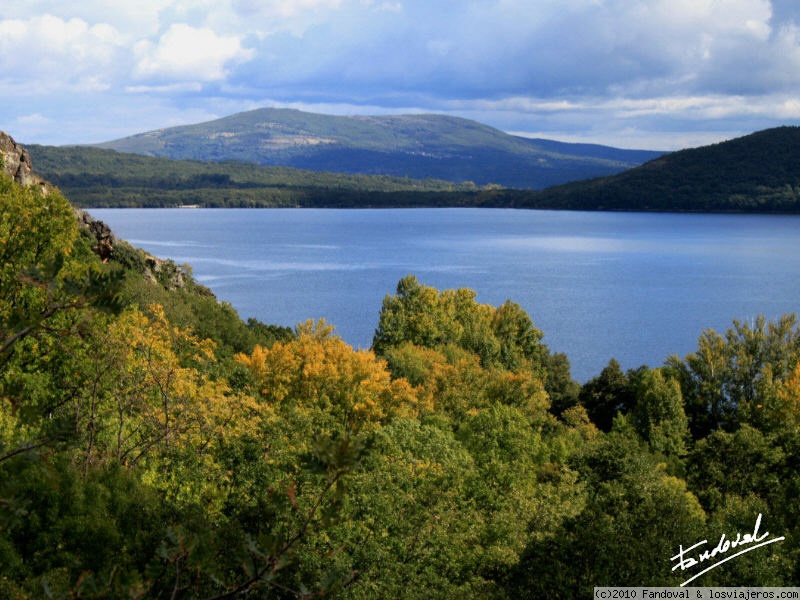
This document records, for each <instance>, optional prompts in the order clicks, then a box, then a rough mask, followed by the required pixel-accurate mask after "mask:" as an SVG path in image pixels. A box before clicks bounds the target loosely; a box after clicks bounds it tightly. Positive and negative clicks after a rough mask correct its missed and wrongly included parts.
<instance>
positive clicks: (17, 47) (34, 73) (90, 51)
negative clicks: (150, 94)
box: [0, 14, 121, 88]
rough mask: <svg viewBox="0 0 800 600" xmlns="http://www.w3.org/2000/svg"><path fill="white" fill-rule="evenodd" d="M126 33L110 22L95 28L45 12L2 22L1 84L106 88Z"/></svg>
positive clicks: (0, 47)
mask: <svg viewBox="0 0 800 600" xmlns="http://www.w3.org/2000/svg"><path fill="white" fill-rule="evenodd" d="M120 47H121V42H120V34H119V32H118V31H117V30H116V29H114V28H113V27H112V26H110V25H108V24H98V25H89V23H87V22H86V21H84V20H82V19H77V18H72V19H69V20H64V19H62V18H60V17H56V16H53V15H49V14H45V15H42V16H38V17H33V18H31V19H28V20H21V19H6V20H2V21H0V80H4V81H7V82H14V81H19V80H21V79H32V80H34V81H36V80H38V81H39V82H42V81H43V80H44V81H47V80H49V81H51V82H52V83H53V85H55V86H57V85H58V84H59V83H71V84H75V83H81V84H86V85H87V86H90V87H92V88H97V87H98V86H99V87H101V88H102V87H104V86H105V85H107V79H108V76H109V75H110V72H111V70H112V65H113V63H114V61H115V59H116V58H117V57H118V52H119V50H120Z"/></svg>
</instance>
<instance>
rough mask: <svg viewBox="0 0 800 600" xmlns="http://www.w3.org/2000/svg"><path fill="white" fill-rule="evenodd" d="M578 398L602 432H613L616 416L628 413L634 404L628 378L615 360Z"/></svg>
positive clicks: (609, 362) (582, 390) (591, 381)
mask: <svg viewBox="0 0 800 600" xmlns="http://www.w3.org/2000/svg"><path fill="white" fill-rule="evenodd" d="M578 398H579V400H580V403H581V405H582V406H583V407H584V408H585V409H586V412H587V414H588V415H589V418H590V419H591V420H592V422H593V423H594V424H595V425H597V427H598V429H600V430H601V431H611V425H612V424H613V421H614V416H615V415H616V414H617V413H619V412H627V411H628V410H630V408H631V407H632V406H633V404H634V398H633V393H632V390H631V389H630V387H629V382H628V377H627V376H626V375H625V374H624V373H623V372H622V369H621V368H620V365H619V363H618V362H617V361H616V359H613V358H612V359H611V360H610V361H608V366H606V367H605V368H604V369H603V370H602V371H601V372H600V375H599V376H597V377H595V378H594V379H592V380H590V381H588V382H587V383H585V384H584V385H583V387H582V388H581V391H580V394H579V396H578Z"/></svg>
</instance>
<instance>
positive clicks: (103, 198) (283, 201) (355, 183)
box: [27, 145, 482, 208]
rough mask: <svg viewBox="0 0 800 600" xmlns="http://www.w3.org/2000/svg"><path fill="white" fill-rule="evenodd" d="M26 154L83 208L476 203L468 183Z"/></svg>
mask: <svg viewBox="0 0 800 600" xmlns="http://www.w3.org/2000/svg"><path fill="white" fill-rule="evenodd" d="M27 148H28V151H29V152H30V154H31V157H32V159H33V162H34V164H35V165H36V171H37V173H39V174H40V175H41V176H42V177H43V178H44V179H45V180H47V181H50V182H52V183H53V184H55V185H57V186H58V187H59V189H61V190H62V192H63V193H64V194H65V195H66V196H67V197H68V198H69V199H70V201H71V202H72V203H74V204H76V205H78V206H82V207H103V208H130V207H147V208H163V207H178V206H201V207H207V208H276V207H297V206H302V207H343V208H352V207H362V206H379V207H380V206H425V205H431V204H433V205H435V204H437V203H442V202H444V203H447V204H452V203H455V204H460V205H474V204H476V203H478V202H480V201H481V198H479V197H478V196H479V191H480V190H479V189H478V188H477V187H476V186H475V185H474V184H471V183H462V184H456V183H451V182H448V181H441V180H436V179H423V180H417V179H409V178H405V177H389V176H384V175H348V174H341V173H328V172H318V171H307V170H300V169H293V168H289V167H276V166H272V167H262V166H259V165H255V164H250V163H244V162H233V161H230V162H222V163H211V162H201V161H193V160H172V159H168V158H157V157H152V156H140V155H137V154H127V153H123V152H115V151H114V150H105V149H100V148H90V147H81V146H64V147H56V146H37V145H31V146H28V147H27ZM452 192H457V194H453V193H452ZM462 192H463V193H464V195H463V197H462V196H461V195H460V194H461V193H462ZM480 196H481V197H482V195H480Z"/></svg>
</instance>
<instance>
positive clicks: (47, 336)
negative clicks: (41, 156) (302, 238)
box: [0, 179, 800, 599]
mask: <svg viewBox="0 0 800 600" xmlns="http://www.w3.org/2000/svg"><path fill="white" fill-rule="evenodd" d="M0 203H2V213H0V215H1V216H0V254H2V257H3V261H2V264H0V343H2V347H1V348H0V596H2V597H4V598H17V599H33V598H42V597H51V598H108V597H114V598H237V597H247V598H273V597H275V598H283V597H287V598H288V597H318V596H324V595H328V596H331V597H340V598H354V599H355V598H417V597H418V598H462V597H480V598H518V597H563V598H573V597H574V598H581V597H590V596H591V589H592V586H594V585H678V584H679V583H680V582H681V581H682V579H683V578H685V577H683V576H682V574H681V573H680V572H673V570H672V567H673V565H674V563H672V562H671V561H670V557H671V556H673V555H674V553H675V552H676V550H677V548H678V546H679V545H680V544H683V545H684V547H686V546H687V545H690V544H693V543H696V542H697V541H699V540H702V539H709V540H712V539H713V540H716V539H719V536H720V535H721V534H723V533H726V534H728V535H735V533H736V532H746V531H752V528H753V523H754V521H755V519H756V517H757V515H758V514H762V515H763V517H762V518H763V522H764V523H765V524H768V525H766V527H768V528H769V530H770V531H772V532H775V534H776V535H777V534H780V535H784V536H786V540H785V542H783V543H780V544H773V545H771V546H769V547H766V548H762V549H759V551H758V552H753V553H749V554H747V555H745V556H743V557H739V558H738V559H736V560H735V561H731V562H729V563H727V564H726V565H724V566H723V567H721V568H719V569H716V570H714V571H711V572H710V573H708V574H706V575H704V576H703V578H702V579H700V580H699V581H698V583H700V584H702V585H794V584H796V583H797V581H798V577H799V576H800V575H799V573H800V571H798V566H800V562H798V550H797V547H798V546H797V544H796V540H797V539H798V535H800V522H798V515H800V506H798V498H800V494H798V491H799V490H800V480H799V479H798V476H797V466H798V456H800V455H799V454H798V452H800V429H799V427H800V418H799V417H798V412H797V411H798V406H799V405H800V329H798V327H797V324H796V321H795V319H794V317H791V316H787V317H785V318H783V319H781V320H780V321H779V322H777V323H767V322H766V321H765V320H763V319H758V320H755V321H753V322H752V323H740V322H735V323H734V326H733V327H732V328H731V330H730V331H728V332H726V333H725V334H724V335H720V334H717V333H715V332H712V331H708V332H706V333H705V334H704V335H703V336H702V337H701V339H700V341H699V347H698V350H697V352H696V353H693V354H692V355H690V356H687V357H685V358H684V359H680V358H678V357H671V358H669V359H668V360H667V361H666V363H665V365H664V366H663V367H661V368H657V369H650V368H647V367H641V368H639V369H634V370H631V371H628V372H627V373H623V372H622V370H621V369H620V368H619V364H618V363H616V362H615V361H613V360H612V361H611V362H610V363H609V365H608V367H606V369H604V370H603V372H602V373H600V374H599V375H598V377H597V378H595V379H593V380H591V381H589V382H587V383H586V384H585V385H583V386H579V385H578V384H577V383H575V382H574V381H572V380H571V378H570V376H569V362H568V360H567V358H566V357H565V356H563V355H557V354H552V353H551V352H550V351H549V349H548V348H547V347H546V346H545V345H544V344H543V343H542V338H543V336H542V332H540V331H539V330H538V329H537V328H536V327H535V326H534V324H533V321H532V320H531V318H530V317H529V316H528V315H527V314H526V313H525V312H524V311H523V310H522V309H521V308H520V307H519V306H518V305H516V304H514V303H513V302H506V303H505V304H503V305H501V306H499V307H493V306H488V305H482V304H479V303H477V302H476V299H475V294H474V292H472V291H470V290H466V289H460V290H447V291H439V290H435V289H433V288H431V287H428V286H425V285H423V284H421V283H420V282H419V281H417V280H416V278H414V277H412V276H409V277H406V278H404V279H403V280H401V281H400V282H399V284H398V287H397V292H396V294H395V295H391V296H387V297H386V299H385V301H384V303H383V306H382V309H381V312H380V317H379V322H378V326H377V329H376V335H375V339H374V347H373V349H372V350H369V351H367V350H358V351H357V350H354V349H352V348H351V347H349V346H348V345H347V344H345V343H344V342H343V341H342V340H341V339H340V338H338V337H337V336H336V335H335V334H334V330H333V328H332V327H331V326H329V325H328V324H326V323H325V322H324V321H320V322H308V323H304V324H301V325H298V327H297V328H296V329H295V330H294V331H287V330H285V329H281V328H277V327H270V326H267V325H264V324H263V323H258V322H255V321H250V322H248V323H243V322H241V321H240V320H239V319H238V317H237V316H236V314H235V312H234V311H233V309H232V308H231V307H230V306H227V305H225V304H222V303H219V302H217V301H216V299H215V298H213V296H211V295H210V294H209V292H208V291H207V290H205V289H204V288H202V287H201V286H199V285H197V284H196V283H194V282H193V281H192V280H191V277H190V276H189V275H188V274H186V273H185V274H184V284H183V285H182V286H179V287H177V288H176V289H170V290H168V289H167V288H168V287H170V286H172V285H173V283H174V278H173V277H168V278H162V279H161V280H159V278H158V277H155V276H153V274H152V273H151V272H149V271H147V267H146V261H145V260H144V259H143V257H142V255H141V254H140V253H139V251H137V250H136V249H134V248H132V247H129V246H126V245H124V244H122V245H119V246H118V247H117V249H116V250H115V254H113V255H112V257H111V259H110V260H109V261H108V262H107V263H102V262H101V260H100V259H99V258H98V257H97V256H95V254H93V252H92V250H91V248H92V240H91V239H90V237H89V235H88V234H87V232H86V231H83V230H81V229H79V227H78V224H77V221H76V219H75V218H74V215H73V214H72V209H71V207H70V206H69V204H68V203H67V202H66V201H65V200H64V199H63V198H62V197H61V196H60V195H59V194H58V193H55V192H54V193H51V194H49V195H47V196H41V195H40V194H39V193H38V192H36V191H32V190H26V189H22V188H20V187H18V186H16V185H15V184H12V183H11V182H10V181H8V180H5V179H3V180H0ZM173 268H175V269H178V268H177V267H174V265H173ZM171 282H172V283H171Z"/></svg>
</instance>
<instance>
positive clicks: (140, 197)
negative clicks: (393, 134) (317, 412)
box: [30, 127, 800, 213]
mask: <svg viewBox="0 0 800 600" xmlns="http://www.w3.org/2000/svg"><path fill="white" fill-rule="evenodd" d="M587 152H588V150H587ZM30 153H31V155H32V156H33V159H34V161H35V163H36V164H37V165H38V171H39V172H40V173H41V174H42V176H43V177H44V178H45V179H47V180H49V181H52V182H53V183H55V184H56V185H58V186H59V187H60V188H61V189H62V190H63V191H64V192H65V193H66V194H67V195H68V197H70V198H71V199H72V200H73V201H74V202H75V203H76V204H78V205H80V206H85V207H90V206H91V207H131V206H137V207H162V206H186V205H190V206H204V207H295V206H303V207H319V208H367V207H375V208H382V207H423V206H464V207H506V208H538V209H569V210H629V211H645V210H647V211H678V212H685V211H694V212H783V213H796V212H800V159H798V158H797V157H798V156H800V128H797V127H781V128H777V129H770V130H766V131H762V132H758V133H754V134H752V135H749V136H746V137H743V138H738V139H736V140H732V141H729V142H724V143H721V144H716V145H713V146H707V147H704V148H696V149H692V150H683V151H680V152H675V153H673V154H669V155H665V156H663V157H661V158H658V159H656V160H653V161H651V162H649V163H646V164H644V165H642V166H640V167H637V168H634V169H630V170H628V171H625V172H623V173H620V174H618V175H615V176H613V177H607V178H600V179H590V180H586V181H579V182H575V183H571V184H567V185H563V186H557V187H551V188H548V189H546V190H542V191H533V190H524V189H509V188H503V187H500V186H496V185H485V186H482V187H478V186H476V185H475V184H474V183H471V182H466V183H461V184H454V183H450V182H447V181H442V180H431V179H427V180H414V179H408V178H397V177H389V176H378V175H375V176H362V175H344V174H334V173H323V172H316V171H300V170H295V169H290V168H284V167H258V166H256V165H251V164H244V163H235V162H224V163H203V162H197V161H175V160H167V159H163V158H153V157H144V156H137V155H134V154H124V153H118V152H113V151H110V150H100V149H97V148H82V147H63V148H56V147H49V146H31V147H30ZM476 156H477V155H476ZM577 177H578V175H577V174H576V177H575V178H577Z"/></svg>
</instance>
